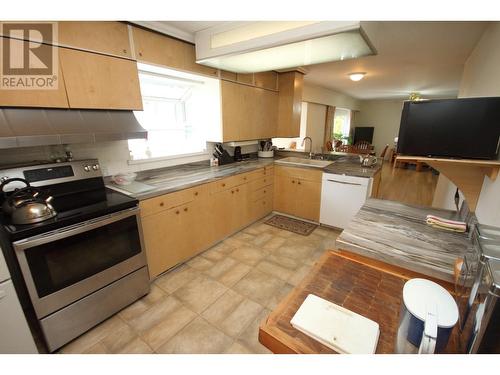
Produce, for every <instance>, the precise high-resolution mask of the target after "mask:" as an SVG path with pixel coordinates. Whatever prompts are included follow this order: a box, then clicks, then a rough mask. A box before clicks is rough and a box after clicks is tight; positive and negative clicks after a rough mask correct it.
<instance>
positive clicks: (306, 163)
mask: <svg viewBox="0 0 500 375" xmlns="http://www.w3.org/2000/svg"><path fill="white" fill-rule="evenodd" d="M274 162H275V163H276V164H283V165H296V166H302V167H313V168H324V167H326V166H327V165H330V164H332V163H334V162H332V161H331V160H315V159H303V158H297V157H295V156H292V157H288V158H283V159H279V160H275V161H274Z"/></svg>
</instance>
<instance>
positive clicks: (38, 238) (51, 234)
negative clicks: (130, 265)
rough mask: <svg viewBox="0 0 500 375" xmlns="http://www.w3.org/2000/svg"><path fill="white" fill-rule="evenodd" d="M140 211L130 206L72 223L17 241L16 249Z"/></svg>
mask: <svg viewBox="0 0 500 375" xmlns="http://www.w3.org/2000/svg"><path fill="white" fill-rule="evenodd" d="M138 213H139V208H138V207H134V208H130V209H127V210H123V211H118V212H115V213H112V214H109V215H106V216H103V217H100V218H97V219H92V220H87V221H84V222H82V223H78V224H74V225H70V226H68V227H64V228H61V229H57V230H54V231H51V232H48V233H44V234H40V235H37V236H33V237H29V238H26V239H23V240H19V241H16V242H14V244H13V245H14V249H15V250H25V249H29V248H30V247H35V246H39V245H43V244H46V243H49V242H53V241H57V240H61V239H63V238H68V237H71V236H75V235H77V234H81V233H85V232H88V231H90V230H92V229H96V228H100V227H103V226H105V225H109V224H112V223H115V222H117V221H120V220H123V219H126V218H128V217H130V216H134V215H137V214H138Z"/></svg>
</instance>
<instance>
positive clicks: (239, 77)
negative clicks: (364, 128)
mask: <svg viewBox="0 0 500 375" xmlns="http://www.w3.org/2000/svg"><path fill="white" fill-rule="evenodd" d="M236 82H241V83H245V84H247V85H252V86H253V85H254V75H253V73H248V74H243V73H236Z"/></svg>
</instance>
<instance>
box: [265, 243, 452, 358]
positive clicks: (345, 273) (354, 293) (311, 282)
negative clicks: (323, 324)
mask: <svg viewBox="0 0 500 375" xmlns="http://www.w3.org/2000/svg"><path fill="white" fill-rule="evenodd" d="M415 277H425V278H427V279H431V280H433V281H436V282H438V283H439V284H441V285H442V286H443V287H445V288H446V289H448V290H450V291H452V289H453V285H451V284H448V283H445V282H443V281H438V280H434V279H432V278H429V277H426V276H423V275H421V274H417V273H415V272H412V271H408V270H405V269H402V268H399V267H395V266H391V265H388V264H386V263H383V262H380V261H376V260H373V259H369V258H365V257H362V256H359V255H355V254H353V253H349V252H346V251H342V250H336V251H327V252H325V254H324V255H323V256H322V257H321V259H320V260H319V261H318V262H317V263H316V265H315V266H314V267H313V269H312V270H311V271H310V273H309V274H308V275H307V276H306V277H305V278H304V280H302V282H301V283H300V284H299V285H298V286H297V287H296V288H295V289H294V290H293V291H292V292H291V293H290V294H289V295H288V296H287V297H286V298H285V299H284V300H283V301H282V302H281V303H280V304H279V305H278V307H276V309H275V310H274V311H273V312H272V313H271V314H270V315H269V317H268V318H267V319H266V320H265V321H264V322H262V324H261V326H260V329H259V341H260V342H261V343H262V344H263V345H264V346H266V347H267V348H268V349H269V350H271V351H272V352H274V353H283V354H285V353H288V354H301V353H304V354H307V353H309V354H318V353H336V352H335V351H333V350H332V349H330V348H328V347H327V346H325V345H323V344H321V343H319V342H318V341H316V340H314V339H312V338H311V337H309V336H307V335H305V334H304V333H302V332H300V331H298V330H297V329H295V328H293V327H292V325H291V324H290V320H291V319H292V317H293V316H294V315H295V313H296V312H297V310H298V308H299V307H300V305H301V304H302V302H304V300H305V298H306V297H307V295H308V294H315V295H316V296H318V297H321V298H324V299H326V300H328V301H331V302H333V303H336V304H338V305H341V306H343V307H345V308H347V309H349V310H352V311H354V312H355V313H358V314H361V315H363V316H365V317H367V318H368V319H371V320H374V321H375V322H377V323H378V324H379V325H380V338H379V341H378V345H377V350H376V353H394V347H395V341H396V334H397V329H398V323H399V310H400V307H401V300H402V292H403V285H404V283H405V282H406V281H407V280H408V279H411V278H415ZM460 352H462V351H461V350H460V348H459V340H458V329H457V328H455V329H454V330H453V332H452V336H451V337H450V341H449V343H448V346H447V348H446V353H460Z"/></svg>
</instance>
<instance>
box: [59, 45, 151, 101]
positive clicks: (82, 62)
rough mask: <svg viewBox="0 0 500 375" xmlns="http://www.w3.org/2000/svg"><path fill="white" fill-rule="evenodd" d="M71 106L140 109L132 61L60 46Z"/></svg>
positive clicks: (135, 67)
mask: <svg viewBox="0 0 500 375" xmlns="http://www.w3.org/2000/svg"><path fill="white" fill-rule="evenodd" d="M59 58H60V62H61V68H62V73H63V77H64V82H65V83H66V93H67V96H68V102H69V106H70V108H80V109H81V108H93V109H129V110H142V97H141V90H140V87H139V76H138V72H137V64H136V63H135V61H131V60H126V59H121V58H116V57H111V56H105V55H100V54H95V53H90V52H83V51H78V50H73V49H68V48H60V49H59Z"/></svg>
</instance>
